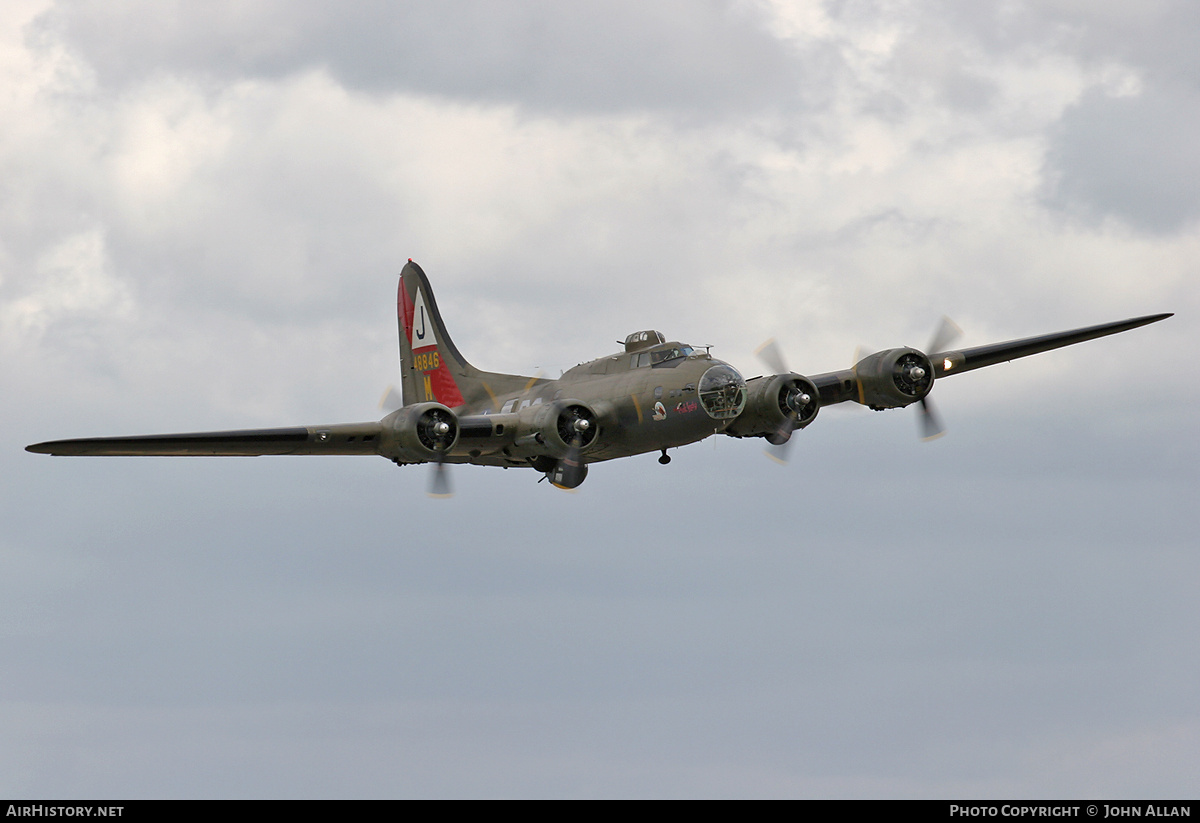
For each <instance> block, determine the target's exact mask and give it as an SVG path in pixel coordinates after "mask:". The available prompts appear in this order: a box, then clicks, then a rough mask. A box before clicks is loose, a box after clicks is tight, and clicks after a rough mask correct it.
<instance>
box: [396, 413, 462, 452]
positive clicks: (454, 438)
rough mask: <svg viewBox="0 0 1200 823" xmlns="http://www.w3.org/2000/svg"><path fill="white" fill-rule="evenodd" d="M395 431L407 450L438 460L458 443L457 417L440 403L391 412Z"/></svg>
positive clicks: (399, 441)
mask: <svg viewBox="0 0 1200 823" xmlns="http://www.w3.org/2000/svg"><path fill="white" fill-rule="evenodd" d="M392 431H393V432H394V434H395V437H396V441H397V442H398V443H399V445H400V447H401V448H402V449H403V450H404V451H405V452H407V453H409V454H411V455H414V456H415V457H416V458H417V459H419V460H438V459H440V458H443V457H445V456H446V455H447V454H449V453H450V450H451V449H453V448H454V445H455V444H456V443H457V442H458V418H457V417H456V416H455V414H454V412H452V411H450V409H448V408H447V407H445V406H443V405H442V404H441V403H418V404H416V405H415V406H405V407H404V408H403V409H400V410H399V411H397V412H396V413H395V414H393V415H392Z"/></svg>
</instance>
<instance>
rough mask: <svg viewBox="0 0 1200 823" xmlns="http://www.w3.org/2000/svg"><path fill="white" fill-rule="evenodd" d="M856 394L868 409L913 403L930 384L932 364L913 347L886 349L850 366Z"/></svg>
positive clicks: (926, 392)
mask: <svg viewBox="0 0 1200 823" xmlns="http://www.w3.org/2000/svg"><path fill="white" fill-rule="evenodd" d="M854 371H855V374H856V376H857V377H858V385H859V396H858V397H856V398H854V400H856V401H857V402H859V403H862V404H863V405H864V406H870V407H871V408H872V409H875V410H877V411H878V410H880V409H898V408H901V407H903V406H908V405H911V404H913V403H916V402H917V401H918V400H920V399H921V398H923V397H924V396H925V395H927V394H929V390H930V389H932V388H933V364H932V363H931V362H929V358H928V357H926V356H925V354H924V353H923V352H919V351H917V350H916V349H888V350H887V351H881V352H876V353H875V354H872V355H870V356H869V357H864V358H863V359H862V360H859V361H858V363H857V364H856V365H855V366H854Z"/></svg>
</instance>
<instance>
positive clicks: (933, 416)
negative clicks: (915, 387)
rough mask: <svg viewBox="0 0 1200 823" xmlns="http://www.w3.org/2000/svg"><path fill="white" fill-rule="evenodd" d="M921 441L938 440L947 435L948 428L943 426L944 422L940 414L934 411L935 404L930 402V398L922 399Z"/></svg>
mask: <svg viewBox="0 0 1200 823" xmlns="http://www.w3.org/2000/svg"><path fill="white" fill-rule="evenodd" d="M920 415H921V439H922V440H936V439H938V438H939V437H941V436H942V435H943V434H945V433H946V427H945V426H943V425H942V420H941V418H940V417H939V416H938V413H937V412H935V411H934V410H933V404H932V403H931V402H930V401H929V397H928V396H926V397H922V398H921V412H920Z"/></svg>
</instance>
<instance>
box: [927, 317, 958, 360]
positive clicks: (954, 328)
mask: <svg viewBox="0 0 1200 823" xmlns="http://www.w3.org/2000/svg"><path fill="white" fill-rule="evenodd" d="M962 333H963V330H962V329H960V328H959V327H958V324H957V323H955V322H954V321H953V320H951V319H950V318H949V317H946V316H945V315H942V322H941V324H940V325H939V326H938V327H937V331H935V332H934V333H933V338H932V339H931V340H930V341H929V348H927V349H926V350H925V353H926V354H929V355H933V354H938V353H939V352H944V351H946V349H948V348H950V345H951V344H952V343H953V342H954V341H955V340H957V339H958V338H960V337H962Z"/></svg>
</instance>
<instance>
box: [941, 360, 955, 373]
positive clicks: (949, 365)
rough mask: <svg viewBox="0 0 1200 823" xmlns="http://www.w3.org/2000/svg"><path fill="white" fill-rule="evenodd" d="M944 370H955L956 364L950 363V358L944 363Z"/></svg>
mask: <svg viewBox="0 0 1200 823" xmlns="http://www.w3.org/2000/svg"><path fill="white" fill-rule="evenodd" d="M942 368H943V369H944V370H946V371H950V370H951V369H952V368H954V364H953V363H951V362H950V358H949V357H947V358H946V359H945V360H943V361H942Z"/></svg>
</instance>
